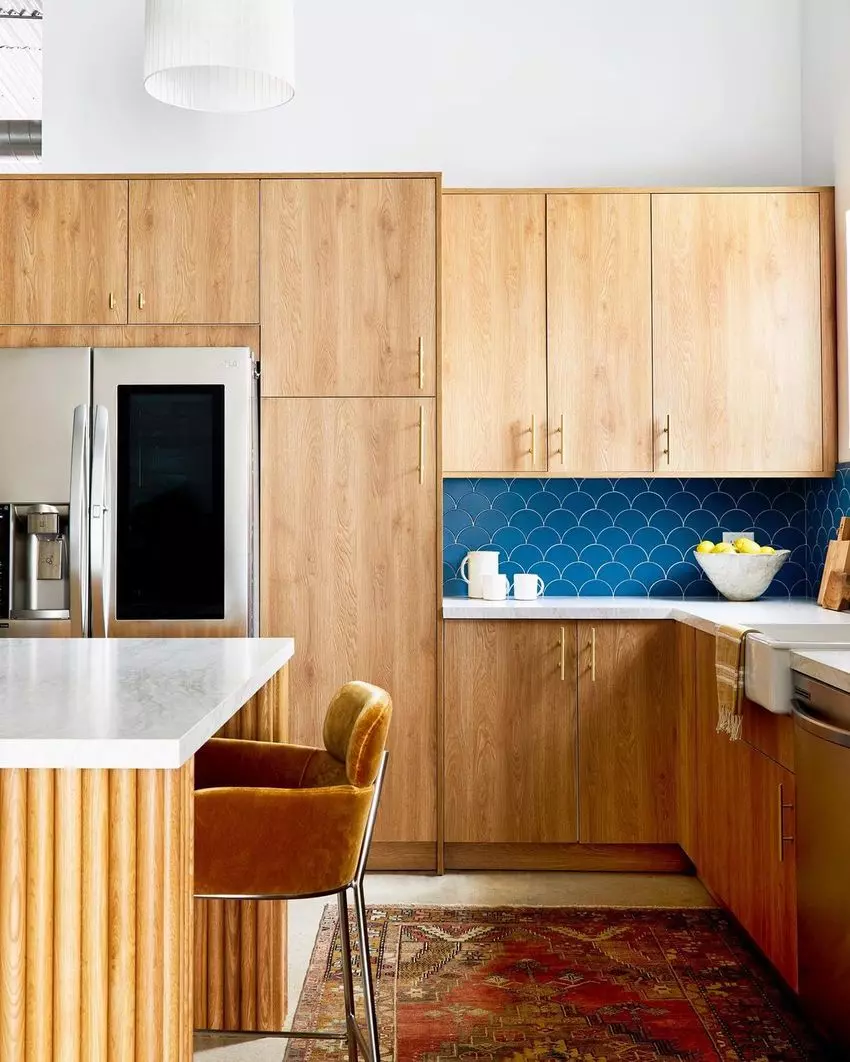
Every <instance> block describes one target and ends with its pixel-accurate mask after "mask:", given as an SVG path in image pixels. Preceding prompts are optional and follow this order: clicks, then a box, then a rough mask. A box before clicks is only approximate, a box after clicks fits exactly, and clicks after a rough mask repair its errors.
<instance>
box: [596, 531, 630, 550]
mask: <svg viewBox="0 0 850 1062" xmlns="http://www.w3.org/2000/svg"><path fill="white" fill-rule="evenodd" d="M596 541H597V542H598V543H599V545H600V546H607V547H608V549H610V550H611V552H612V553H614V552H615V551H616V550H618V549H619V548H620V547H621V546H627V545H628V544H629V542H630V541H631V539H630V538H629V535H628V532H627V531H624V530H623V528H622V527H603V528H602V530H601V531H599V532H598V534H597V535H596Z"/></svg>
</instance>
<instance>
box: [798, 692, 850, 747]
mask: <svg viewBox="0 0 850 1062" xmlns="http://www.w3.org/2000/svg"><path fill="white" fill-rule="evenodd" d="M794 722H795V723H796V724H797V726H799V727H800V729H801V730H805V731H806V733H807V734H812V735H813V736H814V737H818V738H822V739H823V740H824V741H829V742H830V743H831V744H833V745H843V746H844V747H845V748H850V730H844V729H843V727H840V726H834V725H833V724H832V723H825V722H824V721H823V720H822V719H818V718H817V716H814V715H812V714H811V712H810V711H809V710H808V709H807V708H806V706H805V705H804V704H803V703H802V701H800V700H796V699H795V701H794Z"/></svg>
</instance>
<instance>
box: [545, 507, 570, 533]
mask: <svg viewBox="0 0 850 1062" xmlns="http://www.w3.org/2000/svg"><path fill="white" fill-rule="evenodd" d="M546 526H547V527H551V528H552V530H553V531H557V532H558V534H559V535H561V537H563V536H564V535H565V534H566V532H567V531H569V530H570V528H571V527H578V518H577V517H576V516H575V515H574V514H573V513H571V512H570V511H569V510H568V509H556V510H555V512H553V513H550V514H549V515H548V516H547V517H546Z"/></svg>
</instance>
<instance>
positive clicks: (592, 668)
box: [590, 627, 596, 682]
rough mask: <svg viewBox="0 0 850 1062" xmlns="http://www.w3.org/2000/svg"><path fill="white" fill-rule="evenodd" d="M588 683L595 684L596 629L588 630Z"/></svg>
mask: <svg viewBox="0 0 850 1062" xmlns="http://www.w3.org/2000/svg"><path fill="white" fill-rule="evenodd" d="M590 681H591V682H596V628H595V627H591V628H590Z"/></svg>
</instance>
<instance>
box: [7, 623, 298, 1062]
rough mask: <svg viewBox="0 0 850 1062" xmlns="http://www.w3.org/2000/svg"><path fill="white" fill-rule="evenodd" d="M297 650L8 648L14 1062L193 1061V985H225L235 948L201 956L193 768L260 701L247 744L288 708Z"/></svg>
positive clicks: (86, 645) (14, 644) (162, 643)
mask: <svg viewBox="0 0 850 1062" xmlns="http://www.w3.org/2000/svg"><path fill="white" fill-rule="evenodd" d="M293 653H294V643H293V641H292V640H291V639H286V638H282V639H144V640H135V639H133V640H130V639H115V640H100V639H86V640H75V639H8V640H5V641H0V1058H2V1059H3V1062H7V1060H9V1062H13V1060H14V1062H17V1060H19V1059H20V1060H24V1059H34V1060H39V1062H41V1060H45V1062H46V1060H57V1062H58V1060H60V1059H61V1060H65V1059H68V1060H77V1059H85V1060H87V1062H88V1060H103V1062H105V1060H107V1059H108V1060H109V1062H135V1060H142V1059H145V1060H148V1059H150V1060H154V1059H156V1060H157V1062H159V1060H166V1059H167V1060H169V1062H171V1060H177V1062H179V1060H184V1059H186V1060H188V1059H190V1058H191V1057H192V1029H193V1024H194V1021H193V1007H194V1009H195V1011H197V1010H198V1009H199V1001H198V987H197V985H194V990H193V981H196V980H197V979H198V975H200V979H201V981H202V982H205V981H206V979H207V977H209V978H210V980H212V979H213V978H214V977H215V979H217V980H220V981H222V982H223V980H224V977H223V975H222V976H217V975H216V974H215V972H214V970H213V966H214V965H216V963H217V964H218V965H219V966H220V965H222V964H223V962H224V959H225V956H224V951H225V950H226V949H224V948H221V949H220V950H221V954H219V955H217V956H213V955H212V954H207V951H206V948H204V951H203V956H202V957H203V962H202V963H199V961H198V956H197V953H195V954H193V937H194V933H193V923H194V921H195V915H194V914H193V899H192V893H193V874H192V863H193V857H192V850H193V757H194V754H195V752H197V750H198V749H199V748H200V747H201V746H202V745H203V744H204V743H205V742H206V741H208V740H209V738H210V737H212V736H213V735H214V734H215V733H216V732H218V731H220V730H221V729H222V728H223V727H225V726H226V725H230V726H231V732H232V721H233V719H234V717H235V716H236V714H237V713H238V712H239V711H240V709H242V708H243V706H244V705H246V704H248V703H249V702H251V707H252V709H253V712H252V723H249V724H248V725H245V726H243V727H242V728H241V731H240V733H241V734H242V736H253V735H252V733H251V731H252V730H256V729H257V724H258V718H259V716H260V715H261V714H262V712H263V711H266V712H268V711H269V704H270V702H274V703H276V705H277V707H276V711H277V712H278V714H280V713H283V712H284V711H285V700H286V694H285V675H286V667H287V663H288V661H289V660H290V659H291V657H292V656H293ZM270 686H274V687H275V689H276V691H277V692H276V693H275V694H274V696H271V697H270V696H265V697H264V695H263V691H264V690H266V689H269V687H270ZM258 694H259V703H257V702H252V698H254V697H255V695H258ZM269 725H270V729H271V731H274V730H275V728H276V729H277V731H278V733H277V736H278V737H281V736H284V735H283V733H282V730H283V729H284V728H283V727H282V726H281V723H280V720H279V719H278V720H277V723H275V721H273V720H270V721H269ZM274 736H275V735H274V734H273V733H270V734H269V737H274ZM256 906H257V905H254V909H252V912H251V917H252V918H253V925H252V927H251V933H250V934H249V935H251V936H252V939H253V942H254V954H253V957H249V960H248V963H247V964H248V965H251V966H252V970H251V976H252V979H253V984H254V989H255V995H259V994H260V991H261V986H260V981H261V980H262V976H261V971H258V970H257V969H256V966H255V962H256V957H257V936H259V935H260V934H259V933H258V931H257V930H258V926H257V920H258V917H259V916H258V913H257V911H256ZM267 906H270V905H267ZM237 917H238V916H237ZM270 928H271V927H270ZM206 930H207V927H206V923H205V924H204V927H203V935H204V936H205V935H206ZM271 936H272V937H274V936H275V933H272V934H271ZM276 936H277V939H278V941H279V945H280V946H279V954H278V955H277V956H276V957H275V959H276V960H277V965H278V966H280V963H281V962H282V958H283V952H282V946H283V933H282V929H280V928H278V930H277V933H276ZM237 939H239V938H237ZM233 960H234V956H233V955H232V954H231V955H230V961H231V963H232V962H233ZM241 960H242V963H243V964H246V963H245V955H244V952H243V954H242V956H241ZM235 961H236V964H237V968H238V966H239V964H240V956H239V955H236V956H235ZM269 976H271V975H269ZM277 977H280V971H278V974H277ZM277 977H274V978H272V980H274V981H276V980H277ZM203 987H204V990H206V984H204V986H203ZM273 987H274V985H272V986H269V985H266V986H265V987H264V995H265V996H269V995H270V994H271V991H272V989H273ZM221 994H222V995H223V994H224V993H223V989H222V993H221ZM237 997H238V994H237ZM205 1005H206V999H204V1001H203V1008H202V1009H205ZM246 1009H248V1010H251V1008H250V1007H246ZM253 1009H254V1011H255V1012H256V1010H257V1009H258V1008H257V1007H256V1006H255V1007H254V1008H253ZM205 1016H206V1015H205Z"/></svg>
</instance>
